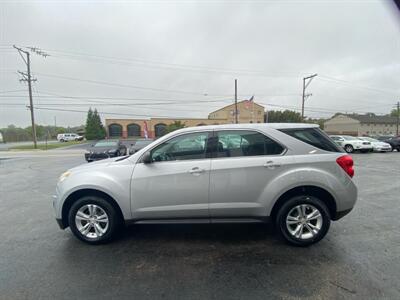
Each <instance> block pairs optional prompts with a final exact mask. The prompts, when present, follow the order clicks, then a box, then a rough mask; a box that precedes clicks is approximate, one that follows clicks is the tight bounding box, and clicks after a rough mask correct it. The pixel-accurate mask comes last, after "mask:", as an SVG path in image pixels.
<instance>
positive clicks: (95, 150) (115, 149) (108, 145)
mask: <svg viewBox="0 0 400 300" xmlns="http://www.w3.org/2000/svg"><path fill="white" fill-rule="evenodd" d="M126 154H127V148H126V146H125V145H123V144H122V142H121V141H120V140H100V141H98V142H97V143H95V144H93V145H92V146H91V147H90V148H89V149H88V150H87V151H86V153H85V159H86V160H87V161H88V162H91V161H94V160H100V159H105V158H110V157H117V156H121V155H126Z"/></svg>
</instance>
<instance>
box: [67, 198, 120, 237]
mask: <svg viewBox="0 0 400 300" xmlns="http://www.w3.org/2000/svg"><path fill="white" fill-rule="evenodd" d="M68 221H69V226H70V228H71V231H72V233H73V234H74V235H75V236H76V237H77V238H78V239H80V240H82V241H84V242H86V243H88V244H101V243H105V242H108V241H110V240H111V239H112V238H114V237H115V235H116V232H117V230H118V228H119V224H120V222H121V220H120V217H119V215H118V213H117V211H116V209H115V208H114V207H113V206H112V205H111V204H110V203H109V202H108V201H106V200H105V199H103V198H101V197H98V196H85V197H82V198H80V199H78V200H77V201H76V202H75V203H74V204H73V205H72V206H71V209H70V210H69V214H68Z"/></svg>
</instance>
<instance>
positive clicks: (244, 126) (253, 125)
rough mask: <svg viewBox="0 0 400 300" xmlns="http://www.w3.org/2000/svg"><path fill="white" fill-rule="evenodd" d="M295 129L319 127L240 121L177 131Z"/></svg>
mask: <svg viewBox="0 0 400 300" xmlns="http://www.w3.org/2000/svg"><path fill="white" fill-rule="evenodd" d="M267 128H272V129H297V128H319V125H318V124H310V123H242V124H223V125H204V126H195V127H187V128H182V129H179V132H190V131H197V130H199V129H201V130H219V129H259V130H262V129H267Z"/></svg>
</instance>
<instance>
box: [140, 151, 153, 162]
mask: <svg viewBox="0 0 400 300" xmlns="http://www.w3.org/2000/svg"><path fill="white" fill-rule="evenodd" d="M142 162H143V163H144V164H151V163H152V161H151V154H150V152H146V153H145V154H143V156H142Z"/></svg>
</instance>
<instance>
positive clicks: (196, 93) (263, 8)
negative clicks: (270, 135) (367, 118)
mask: <svg viewBox="0 0 400 300" xmlns="http://www.w3.org/2000/svg"><path fill="white" fill-rule="evenodd" d="M91 2H92V1H58V2H57V1H1V0H0V127H3V126H7V125H8V124H15V125H19V126H28V125H29V124H30V115H29V111H28V110H27V109H26V107H25V106H24V105H27V104H28V96H27V95H28V94H27V85H26V84H24V83H20V82H19V79H20V76H19V75H18V74H17V73H16V71H17V70H20V71H25V70H26V66H25V64H24V62H23V60H22V58H21V57H20V56H19V55H18V52H17V51H16V50H15V49H12V45H13V44H15V45H17V46H20V47H30V46H34V47H38V48H40V49H42V50H43V51H45V52H46V53H48V54H49V55H50V56H48V57H46V58H44V57H42V56H39V55H37V54H35V53H32V54H31V62H32V67H31V68H32V73H33V74H34V77H35V78H36V79H37V81H36V82H35V83H34V92H33V96H34V104H35V105H36V106H37V107H38V109H37V110H36V111H35V113H36V121H37V123H38V124H54V118H55V117H56V120H57V124H58V125H63V126H67V125H70V126H74V125H80V124H83V123H84V122H85V118H86V115H85V112H80V111H87V109H88V108H89V106H92V107H96V108H97V109H98V110H99V111H100V112H101V116H102V118H103V119H104V118H130V117H132V118H134V117H140V118H146V117H157V116H169V117H199V118H201V117H207V115H208V113H209V112H210V111H212V110H214V109H217V108H219V107H221V106H224V105H227V104H229V103H232V102H233V99H234V79H235V78H237V79H238V91H239V99H246V98H250V97H251V96H252V95H254V99H255V101H256V102H258V103H260V104H262V105H265V106H266V108H267V109H270V110H272V109H285V108H289V109H296V110H299V109H300V107H301V92H302V77H303V76H307V75H311V74H314V73H318V76H317V77H316V78H315V79H314V80H313V81H312V82H311V83H310V85H309V87H308V88H307V93H312V96H311V97H310V98H309V99H308V100H307V102H306V115H307V116H310V117H329V116H331V115H332V114H333V113H334V112H336V111H342V112H353V111H355V112H359V113H362V112H367V111H371V112H375V113H379V114H384V113H388V112H389V111H390V110H391V108H392V107H393V106H394V104H395V103H396V101H399V100H400V22H399V19H400V16H399V14H398V12H397V10H396V8H395V6H394V4H392V3H391V1H389V0H387V1H386V0H381V1H368V0H365V1H361V0H360V1H198V2H197V1H139V2H137V1H136V2H128V1H113V2H111V1H110V2H106V1H102V2H100V3H99V2H98V3H96V4H93V3H91ZM23 49H25V50H27V48H23ZM62 97H72V98H62ZM74 97H75V98H74ZM39 108H41V109H39ZM65 110H74V111H75V112H66V111H65Z"/></svg>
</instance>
